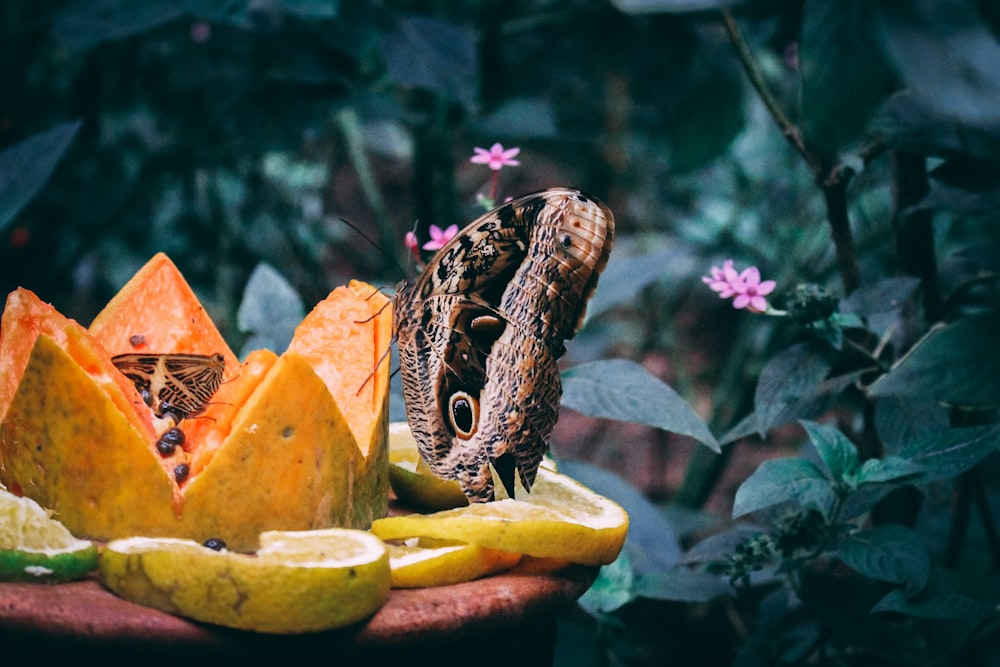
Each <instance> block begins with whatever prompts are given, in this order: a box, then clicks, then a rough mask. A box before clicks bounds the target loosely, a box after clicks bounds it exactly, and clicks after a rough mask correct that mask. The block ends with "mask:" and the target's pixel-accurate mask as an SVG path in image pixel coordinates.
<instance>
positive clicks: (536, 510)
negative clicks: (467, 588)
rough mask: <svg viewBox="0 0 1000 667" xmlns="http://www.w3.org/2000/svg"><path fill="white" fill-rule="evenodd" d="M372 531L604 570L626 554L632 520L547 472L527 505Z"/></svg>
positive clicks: (510, 503) (405, 521)
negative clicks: (564, 561) (626, 539)
mask: <svg viewBox="0 0 1000 667" xmlns="http://www.w3.org/2000/svg"><path fill="white" fill-rule="evenodd" d="M372 532H373V533H374V534H375V535H378V536H379V537H381V538H382V539H383V540H387V541H399V540H405V539H407V538H411V537H431V538H436V539H445V540H454V541H457V542H466V543H469V544H478V545H480V546H484V547H489V548H492V549H500V550H502V551H508V552H514V553H521V554H526V555H529V556H535V557H541V558H558V559H565V560H568V561H571V562H574V563H580V564H584V565H604V564H607V563H610V562H612V561H614V559H615V558H617V556H618V553H619V552H620V551H621V548H622V545H623V544H624V542H625V536H626V535H627V534H628V515H627V514H626V513H625V511H624V510H623V509H622V508H621V507H619V506H618V505H617V504H615V503H614V502H612V501H610V500H608V499H607V498H604V497H602V496H599V495H597V494H596V493H594V492H593V491H590V490H589V489H587V488H586V487H584V486H582V485H580V484H578V483H577V482H575V481H573V480H571V479H569V478H568V477H566V476H565V475H560V474H558V473H555V472H552V471H549V470H546V469H544V468H542V469H540V470H539V474H538V479H537V480H536V482H535V486H534V487H533V489H532V492H531V494H530V495H529V496H526V497H525V499H523V500H510V499H507V500H499V501H495V502H492V503H473V504H471V505H469V506H468V507H460V508H457V509H452V510H445V511H441V512H437V513H434V514H426V515H421V514H409V515H405V516H394V517H388V518H385V519H380V520H378V521H376V522H374V523H373V524H372Z"/></svg>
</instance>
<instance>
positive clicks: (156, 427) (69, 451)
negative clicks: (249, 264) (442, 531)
mask: <svg viewBox="0 0 1000 667" xmlns="http://www.w3.org/2000/svg"><path fill="white" fill-rule="evenodd" d="M317 313H321V314H324V316H323V317H319V316H318V315H317ZM391 318H392V313H391V307H390V306H389V302H388V299H386V297H384V296H383V295H382V294H380V293H379V292H377V291H376V290H375V289H374V288H373V287H371V286H368V285H365V284H363V283H357V282H354V283H352V284H351V285H349V286H348V287H339V288H337V289H335V290H334V291H333V292H331V293H330V295H329V296H328V297H327V298H326V299H325V300H324V301H323V302H321V303H320V304H319V305H318V306H317V307H316V309H315V310H314V311H313V313H312V314H310V316H308V317H307V318H306V319H305V320H304V321H303V322H302V323H301V324H300V325H299V327H298V329H297V330H296V333H295V338H294V340H293V342H292V345H291V348H290V349H289V350H288V351H286V352H285V353H284V354H282V355H281V356H280V357H279V356H278V355H276V354H274V353H273V352H271V351H268V350H256V351H254V352H252V353H251V354H250V355H249V356H248V357H247V359H246V360H245V361H244V362H243V363H242V364H240V363H238V362H237V361H236V359H235V357H234V356H233V355H232V352H231V351H230V350H229V348H228V346H226V344H225V341H224V340H223V339H222V337H221V335H220V334H219V332H218V331H217V330H216V329H215V326H214V325H213V324H212V322H211V320H210V319H209V318H208V315H207V314H206V313H205V310H204V308H203V307H202V306H201V304H200V302H199V301H198V299H197V297H195V295H194V293H193V292H192V291H191V288H190V287H189V286H188V285H187V283H186V282H185V281H184V279H183V277H182V276H181V275H180V273H179V272H178V271H177V269H176V267H175V266H174V265H173V263H172V262H170V260H169V259H168V258H167V257H166V256H165V255H162V254H160V255H157V256H155V257H154V258H153V259H151V260H150V262H149V263H148V264H147V265H146V266H145V267H144V268H143V269H142V270H140V271H139V272H138V273H137V274H136V276H135V277H134V278H133V279H132V280H130V281H129V283H128V284H126V285H125V287H123V288H122V290H121V291H120V292H119V294H118V295H117V296H116V297H115V298H113V299H112V300H111V302H110V303H109V304H108V306H107V307H106V308H105V309H104V310H103V311H102V312H101V314H100V315H98V317H97V318H96V319H95V321H94V323H93V325H92V327H91V329H90V331H88V330H86V329H84V328H83V327H81V326H80V325H79V324H77V323H76V322H74V321H72V320H70V319H68V318H66V317H64V316H62V315H61V314H59V313H58V312H57V311H56V310H55V309H54V308H52V307H51V306H49V305H47V304H44V303H42V302H41V301H40V300H39V299H38V297H37V296H35V295H34V294H32V293H31V292H29V291H27V290H23V289H21V290H16V291H15V292H13V293H11V295H10V296H9V298H8V301H7V307H6V309H5V311H4V314H3V320H2V323H0V419H2V422H0V482H3V483H6V484H7V485H8V486H9V487H11V488H17V489H19V493H23V494H24V495H26V496H28V497H31V498H34V499H35V500H37V501H38V502H40V503H41V504H42V505H43V506H45V507H50V508H52V509H53V510H54V511H55V512H57V514H58V516H59V518H60V520H61V521H63V522H64V523H65V525H66V526H67V527H68V528H69V529H70V530H71V531H72V532H73V533H74V534H76V535H80V536H86V537H90V538H93V539H98V540H110V539H114V538H116V537H124V536H128V535H147V536H173V537H187V538H192V539H194V540H196V541H199V542H201V541H204V540H205V539H208V538H209V537H220V538H222V539H224V540H225V541H226V543H227V544H229V545H230V547H231V548H233V549H235V550H243V551H250V550H253V549H254V548H255V547H256V544H257V535H258V534H259V533H260V532H261V531H263V530H304V529H313V528H327V527H332V526H341V527H357V528H362V527H365V528H366V527H368V526H369V525H370V523H371V521H372V520H373V519H374V518H377V517H380V516H384V515H385V513H386V511H387V507H388V500H387V497H388V465H387V458H388V452H387V443H386V435H385V430H386V426H387V413H388V410H387V407H388V383H389V368H388V364H386V363H381V364H380V363H379V360H380V359H381V357H382V355H383V353H384V352H385V350H386V349H388V346H389V339H390V337H391V335H392V333H391V329H392V323H391ZM135 352H139V353H144V354H160V353H188V354H201V355H212V354H216V353H218V354H222V355H223V357H224V358H225V359H226V370H225V372H224V376H223V377H224V382H223V384H222V385H221V386H220V387H219V388H218V390H217V391H216V392H215V394H214V395H213V396H212V397H211V399H210V402H209V404H208V406H207V408H206V410H205V412H204V414H202V415H198V416H196V417H192V418H188V419H184V420H182V421H181V422H180V423H179V424H178V425H177V428H178V429H179V430H180V433H181V436H182V438H181V439H182V440H183V442H182V443H180V444H177V445H176V446H173V445H171V446H166V447H164V446H162V443H161V442H160V438H161V437H162V436H163V435H164V433H165V432H166V431H167V430H168V429H170V428H171V427H172V426H173V424H172V422H171V421H169V420H166V419H158V418H155V417H154V416H153V414H152V411H151V409H150V408H149V407H148V406H147V405H146V404H145V403H144V402H143V400H142V397H141V396H140V394H139V392H138V391H137V390H136V387H135V386H133V384H132V382H131V381H130V380H129V379H128V378H126V377H125V376H124V375H123V374H122V373H121V372H119V371H118V369H117V368H115V366H114V365H113V364H112V363H111V357H112V356H113V355H116V354H125V353H135ZM359 389H362V390H363V391H362V392H361V396H362V397H361V398H358V393H359ZM237 499H238V502H237Z"/></svg>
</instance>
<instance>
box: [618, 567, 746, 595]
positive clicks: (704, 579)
mask: <svg viewBox="0 0 1000 667" xmlns="http://www.w3.org/2000/svg"><path fill="white" fill-rule="evenodd" d="M633 590H634V592H635V595H636V597H643V598H651V599H653V600H670V601H673V602H710V601H712V600H715V599H717V598H720V597H733V596H734V595H735V593H734V591H733V587H732V586H730V585H729V583H728V582H727V581H726V580H725V579H723V578H720V577H719V576H717V575H714V574H709V573H708V572H699V571H691V570H687V569H676V570H670V571H668V572H658V573H656V574H651V575H646V576H643V577H639V578H638V579H637V580H636V581H635V583H634V585H633Z"/></svg>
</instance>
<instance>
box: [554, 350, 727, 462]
mask: <svg viewBox="0 0 1000 667" xmlns="http://www.w3.org/2000/svg"><path fill="white" fill-rule="evenodd" d="M562 381H563V395H562V404H563V405H565V406H566V407H568V408H570V409H572V410H576V411H577V412H580V413H582V414H585V415H588V416H591V417H600V418H603V419H615V420H618V421H624V422H633V423H636V424H644V425H646V426H654V427H656V428H661V429H663V430H665V431H670V432H671V433H679V434H681V435H687V436H690V437H692V438H694V439H695V440H697V441H699V442H701V443H702V444H704V445H705V446H707V447H708V448H709V449H711V450H713V451H716V452H719V451H721V449H720V448H719V443H718V442H717V441H716V440H715V436H713V435H712V433H711V431H709V430H708V427H707V426H705V422H704V421H702V419H701V417H699V416H698V414H697V413H696V412H695V411H694V410H693V409H692V408H691V406H690V405H688V403H687V401H685V400H684V399H683V398H681V397H680V396H679V395H678V394H677V392H675V391H674V390H673V389H671V388H670V386H669V385H667V384H666V383H665V382H663V381H662V380H660V379H659V378H657V377H654V376H653V375H651V374H650V373H649V371H647V370H646V369H645V368H643V367H642V366H640V365H639V364H637V363H635V362H633V361H627V360H625V359H606V360H602V361H594V362H590V363H586V364H580V365H578V366H574V367H573V368H570V369H569V370H567V371H566V372H565V373H563V376H562Z"/></svg>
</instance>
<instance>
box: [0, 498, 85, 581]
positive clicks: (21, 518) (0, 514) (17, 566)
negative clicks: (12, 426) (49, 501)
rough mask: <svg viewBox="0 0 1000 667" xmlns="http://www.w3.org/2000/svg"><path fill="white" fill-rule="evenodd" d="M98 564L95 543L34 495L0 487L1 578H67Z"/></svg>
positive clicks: (50, 579)
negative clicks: (25, 495)
mask: <svg viewBox="0 0 1000 667" xmlns="http://www.w3.org/2000/svg"><path fill="white" fill-rule="evenodd" d="M96 567H97V547H96V546H94V544H93V543H92V542H89V541H87V540H78V539H76V538H75V537H73V535H72V534H70V532H69V531H68V530H66V526H64V525H62V524H61V523H59V522H58V521H57V520H55V519H53V518H52V517H51V516H49V513H48V512H46V511H45V510H44V509H43V508H42V506H41V505H39V504H38V503H36V502H35V501H34V500H32V499H31V498H18V497H17V496H15V495H14V494H13V493H11V492H10V491H7V490H6V489H4V488H3V487H2V486H0V581H44V582H50V583H51V582H57V581H68V580H70V579H79V578H80V577H83V576H84V575H86V574H87V573H88V572H90V571H91V570H93V569H95V568H96Z"/></svg>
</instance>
